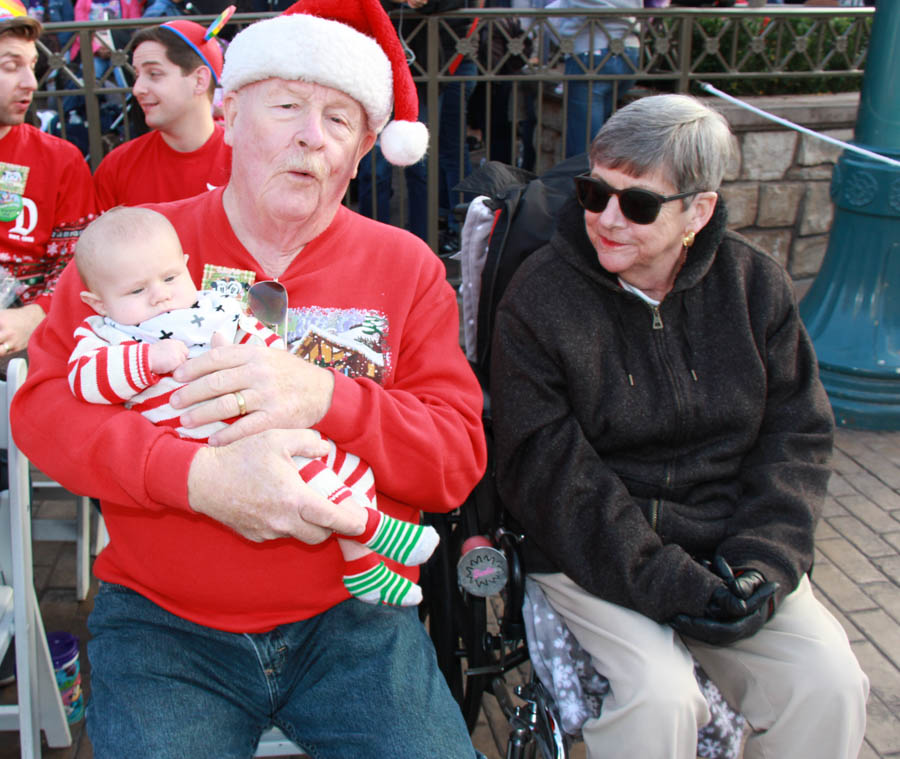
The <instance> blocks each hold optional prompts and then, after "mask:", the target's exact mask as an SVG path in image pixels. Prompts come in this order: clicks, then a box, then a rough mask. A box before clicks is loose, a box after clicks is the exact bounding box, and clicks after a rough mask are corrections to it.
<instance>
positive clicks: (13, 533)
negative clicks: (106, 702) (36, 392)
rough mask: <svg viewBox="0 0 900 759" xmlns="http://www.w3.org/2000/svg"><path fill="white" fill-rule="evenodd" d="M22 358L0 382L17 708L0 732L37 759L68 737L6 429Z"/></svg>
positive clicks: (8, 711) (8, 610) (1, 540)
mask: <svg viewBox="0 0 900 759" xmlns="http://www.w3.org/2000/svg"><path fill="white" fill-rule="evenodd" d="M26 371H27V370H26V365H25V361H24V360H23V359H13V360H12V361H10V362H9V366H8V367H7V369H6V381H5V382H2V381H0V448H6V450H7V458H8V468H9V489H8V490H5V491H3V492H2V493H0V582H2V585H0V657H2V656H3V654H4V653H5V652H6V650H7V648H8V646H9V643H10V640H11V639H12V638H13V637H15V642H16V686H17V690H18V703H17V704H14V705H11V706H0V730H18V731H19V743H20V747H21V755H22V757H23V759H25V758H27V759H31V757H40V755H41V735H40V731H41V730H43V731H44V734H45V735H46V737H47V745H49V746H51V747H54V748H57V747H59V748H61V747H64V746H70V745H71V744H72V736H71V734H70V733H69V725H68V723H67V722H66V715H65V711H64V709H63V704H62V699H61V698H60V694H59V689H58V688H57V686H56V675H55V674H54V672H53V664H52V662H51V660H50V649H49V648H48V646H47V635H46V633H45V631H44V622H43V620H42V619H41V611H40V607H39V606H38V601H37V594H36V593H35V590H34V575H33V569H32V559H31V499H30V488H29V482H28V459H26V458H25V456H24V455H23V454H22V452H21V451H19V449H18V448H17V447H16V444H15V442H14V441H13V439H12V435H11V433H10V429H9V404H10V402H11V401H12V397H13V395H14V394H15V392H16V390H17V389H18V388H19V387H20V386H21V385H22V383H23V382H24V381H25V374H26Z"/></svg>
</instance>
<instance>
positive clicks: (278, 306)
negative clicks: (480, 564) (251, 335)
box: [247, 280, 288, 342]
mask: <svg viewBox="0 0 900 759" xmlns="http://www.w3.org/2000/svg"><path fill="white" fill-rule="evenodd" d="M247 306H248V307H249V309H250V313H251V314H253V315H254V316H255V317H256V318H257V319H259V320H260V321H261V322H262V323H263V324H265V325H266V326H267V327H269V328H271V329H273V330H275V332H277V333H278V336H279V337H281V338H284V340H285V342H286V341H287V311H288V297H287V290H285V289H284V285H283V284H281V282H276V281H275V280H265V281H263V282H257V283H256V284H255V285H251V286H250V290H249V291H248V292H247Z"/></svg>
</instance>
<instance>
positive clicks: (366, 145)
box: [353, 129, 378, 177]
mask: <svg viewBox="0 0 900 759" xmlns="http://www.w3.org/2000/svg"><path fill="white" fill-rule="evenodd" d="M377 139H378V135H376V134H375V132H373V131H372V130H371V129H370V130H369V131H368V132H366V136H365V137H363V139H362V141H361V142H360V143H359V155H358V156H357V157H356V166H355V167H354V168H353V176H354V177H355V176H356V175H357V173H358V172H359V162H360V161H361V160H362V159H363V158H365V157H366V156H367V155H368V153H369V151H370V150H371V149H372V148H373V147H374V146H375V140H377Z"/></svg>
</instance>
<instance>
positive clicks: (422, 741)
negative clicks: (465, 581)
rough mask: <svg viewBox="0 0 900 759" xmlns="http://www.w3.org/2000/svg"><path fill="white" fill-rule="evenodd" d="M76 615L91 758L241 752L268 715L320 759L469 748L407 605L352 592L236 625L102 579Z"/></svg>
mask: <svg viewBox="0 0 900 759" xmlns="http://www.w3.org/2000/svg"><path fill="white" fill-rule="evenodd" d="M88 623H89V628H90V631H91V634H92V638H91V640H90V641H89V642H88V657H89V659H90V664H91V698H90V702H89V704H88V708H87V728H88V734H89V736H90V739H91V743H92V744H93V749H94V756H95V757H97V759H107V758H109V757H114V758H115V759H121V757H128V759H144V758H146V759H176V757H178V758H179V759H180V758H182V757H191V758H192V759H195V758H197V759H202V758H205V757H209V759H237V758H238V757H240V759H249V757H252V755H253V752H254V751H255V749H256V745H257V743H258V741H259V737H260V735H261V733H262V732H263V730H265V729H266V728H268V727H269V726H270V725H271V724H273V723H274V724H275V725H277V726H278V727H280V728H281V729H282V730H283V731H284V732H285V734H286V735H288V736H289V737H290V738H291V739H292V740H294V742H296V743H297V744H298V745H300V746H302V747H303V748H304V750H306V752H307V753H309V754H310V756H313V757H317V758H321V759H326V758H327V759H338V758H340V759H361V758H364V757H372V758H373V759H375V757H386V758H387V757H391V758H393V757H403V758H404V759H436V758H437V757H440V759H473V757H475V756H476V753H475V750H474V748H473V747H472V742H471V740H470V738H469V735H468V733H467V731H466V725H465V722H464V721H463V719H462V715H461V714H460V712H459V709H458V707H457V705H456V703H455V702H454V700H453V698H452V696H451V695H450V691H449V690H448V688H447V685H446V683H445V682H444V679H443V677H442V676H441V673H440V671H439V670H438V667H437V663H436V661H435V655H434V649H433V647H432V645H431V641H430V640H429V638H428V636H427V634H426V633H425V629H424V627H423V626H422V624H421V622H419V619H418V615H417V612H416V609H414V608H396V607H385V606H373V605H370V604H365V603H362V602H361V601H357V600H355V599H351V600H348V601H345V602H344V603H341V604H338V605H337V606H335V607H334V608H332V609H330V610H328V611H327V612H325V613H323V614H320V615H318V616H317V617H314V618H312V619H308V620H304V621H302V622H296V623H293V624H289V625H283V626H281V627H277V628H276V629H274V630H272V631H271V632H268V633H259V634H239V633H228V632H222V631H219V630H214V629H211V628H208V627H202V626H200V625H196V624H193V623H191V622H188V621H186V620H184V619H181V618H180V617H176V616H174V615H172V614H169V613H168V612H166V611H164V610H163V609H162V608H160V607H159V606H157V605H156V604H154V603H152V602H151V601H149V600H147V599H146V598H144V597H143V596H141V595H139V594H137V593H135V592H133V591H131V590H129V589H127V588H124V587H122V586H120V585H112V584H108V583H102V584H101V586H100V591H99V592H98V594H97V596H96V599H95V601H94V610H93V612H92V613H91V615H90V618H89V620H88Z"/></svg>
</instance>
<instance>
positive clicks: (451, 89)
mask: <svg viewBox="0 0 900 759" xmlns="http://www.w3.org/2000/svg"><path fill="white" fill-rule="evenodd" d="M381 5H382V7H384V9H385V10H386V11H389V10H392V9H399V16H398V18H397V19H396V26H397V31H398V34H399V35H400V38H401V39H403V25H404V16H403V10H404V9H406V8H409V9H412V10H414V11H416V12H417V13H420V14H422V15H431V14H434V13H443V12H446V11H450V10H455V9H457V8H462V7H465V6H466V5H468V2H466V1H465V0H381ZM470 23H471V22H470V20H468V19H453V20H449V21H447V22H446V27H449V28H450V29H452V31H453V33H452V34H451V33H450V32H448V31H447V28H446V27H445V26H444V25H442V26H441V29H440V46H441V49H440V55H439V61H440V65H441V67H442V69H443V66H444V64H446V63H447V62H448V61H452V56H454V55H455V54H456V37H459V38H463V37H464V36H465V33H466V31H467V28H468V26H469V24H470ZM410 28H411V25H410ZM454 35H455V37H454ZM404 45H405V50H406V53H407V62H408V63H409V65H410V66H412V65H413V62H414V61H418V64H417V65H418V66H420V67H422V68H423V69H424V67H425V61H426V58H427V47H426V34H425V33H424V31H419V33H418V34H416V35H415V36H414V37H413V38H412V39H411V40H409V41H408V42H404ZM476 72H477V69H476V66H475V62H474V61H473V60H471V59H469V58H461V59H460V60H459V61H458V62H457V63H456V65H455V66H452V71H451V72H450V73H452V74H453V75H454V76H457V77H460V78H462V77H466V76H472V75H474V74H475V73H476ZM474 89H475V82H474V81H467V82H459V83H457V82H451V83H449V84H444V85H442V87H441V92H440V95H439V99H438V113H439V117H438V118H439V140H438V146H439V147H438V169H439V179H438V206H439V208H440V214H441V217H442V218H444V219H445V220H446V223H447V228H448V229H449V230H450V231H451V233H453V234H458V226H459V225H458V223H457V221H456V219H455V218H453V215H452V209H453V206H454V205H456V203H457V202H458V201H459V194H458V193H457V194H454V193H452V192H451V190H452V189H453V187H455V186H456V185H457V184H458V183H459V182H460V180H461V179H462V178H463V177H464V176H466V175H467V174H468V173H469V172H471V170H472V165H471V162H470V160H469V149H468V145H467V144H466V140H465V125H466V120H465V115H466V105H467V103H468V100H469V96H470V95H471V94H472V90H474ZM417 91H418V98H419V104H420V108H421V110H420V112H419V120H420V121H422V122H423V123H425V122H426V118H425V105H424V104H425V92H424V86H422V85H421V84H419V85H417ZM460 96H462V100H460ZM460 130H462V137H460ZM461 157H462V169H460V160H461ZM373 168H374V174H375V181H374V189H375V193H374V196H373V193H372V190H373V181H372V174H373ZM403 174H404V178H405V180H406V192H407V196H408V203H409V205H408V209H409V219H408V228H409V231H410V232H412V233H413V234H415V235H416V236H417V237H420V238H421V239H423V240H425V239H426V238H427V233H428V175H427V164H426V159H423V160H421V161H419V162H417V163H415V164H413V165H411V166H406V167H404V170H403ZM392 185H393V170H392V168H391V166H390V165H389V164H388V162H387V161H386V160H385V159H384V156H383V155H382V152H381V147H380V145H376V146H375V149H374V150H373V151H372V152H371V154H369V155H368V156H366V157H365V158H363V160H362V161H361V162H360V165H359V175H358V184H357V188H358V192H359V204H358V207H359V212H360V213H361V214H363V215H365V216H369V217H371V218H377V219H378V220H379V221H383V222H385V223H390V221H391V209H390V204H391V197H392V195H393V186H392ZM373 199H374V205H373Z"/></svg>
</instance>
